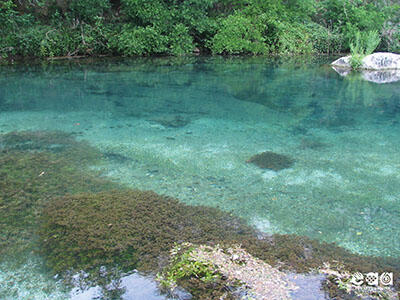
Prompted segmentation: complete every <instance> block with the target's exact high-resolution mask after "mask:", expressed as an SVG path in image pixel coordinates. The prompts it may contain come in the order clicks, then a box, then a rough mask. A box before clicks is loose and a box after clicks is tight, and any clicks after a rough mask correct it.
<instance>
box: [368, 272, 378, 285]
mask: <svg viewBox="0 0 400 300" xmlns="http://www.w3.org/2000/svg"><path fill="white" fill-rule="evenodd" d="M378 279H379V275H378V273H377V272H369V273H367V274H365V282H366V283H367V284H368V285H371V286H378V284H379V282H378Z"/></svg>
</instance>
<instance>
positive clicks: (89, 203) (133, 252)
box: [40, 190, 251, 272]
mask: <svg viewBox="0 0 400 300" xmlns="http://www.w3.org/2000/svg"><path fill="white" fill-rule="evenodd" d="M239 232H240V233H242V234H244V233H248V234H251V229H250V227H246V226H245V224H244V222H242V221H239V220H238V219H237V218H235V217H233V216H231V215H229V214H226V213H223V212H220V211H218V210H217V209H213V208H206V207H199V206H197V207H190V206H187V205H184V204H182V203H179V202H178V201H177V200H176V199H172V198H169V197H165V196H160V195H158V194H156V193H154V192H151V191H139V190H124V191H118V190H114V191H111V192H101V193H81V194H75V195H66V196H63V197H59V198H57V199H54V200H53V201H51V202H49V203H48V204H47V205H46V207H45V208H44V211H43V218H42V227H41V230H40V235H41V240H42V245H43V250H44V253H45V254H46V255H47V257H48V261H49V265H50V266H51V267H52V268H53V269H54V271H55V272H63V271H66V270H68V269H75V270H81V269H84V270H90V269H92V268H94V267H96V266H100V265H114V264H119V265H121V266H123V267H124V268H126V269H132V268H139V269H141V270H152V269H155V268H157V265H158V262H159V257H160V255H162V254H166V253H167V252H168V251H169V249H170V248H171V247H172V245H173V244H174V242H183V241H196V242H207V241H213V240H224V237H225V236H227V237H228V238H234V237H236V238H237V237H239Z"/></svg>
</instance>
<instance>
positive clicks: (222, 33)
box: [210, 14, 268, 54]
mask: <svg viewBox="0 0 400 300" xmlns="http://www.w3.org/2000/svg"><path fill="white" fill-rule="evenodd" d="M265 28H266V26H265V25H263V23H262V22H260V20H259V19H258V18H257V17H254V18H252V19H250V18H248V17H245V16H243V15H240V14H235V15H231V16H229V17H228V18H226V19H224V20H223V21H222V22H221V26H220V29H219V31H218V32H217V34H216V35H215V36H214V38H213V39H212V40H211V43H210V48H211V50H212V52H213V53H217V54H222V53H225V54H241V53H252V54H265V53H267V52H268V47H267V45H266V43H265V42H266V40H265V38H264V37H263V31H264V30H265Z"/></svg>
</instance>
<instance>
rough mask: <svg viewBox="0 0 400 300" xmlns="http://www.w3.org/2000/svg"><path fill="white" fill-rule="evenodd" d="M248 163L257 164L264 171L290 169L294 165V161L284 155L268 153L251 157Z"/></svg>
mask: <svg viewBox="0 0 400 300" xmlns="http://www.w3.org/2000/svg"><path fill="white" fill-rule="evenodd" d="M247 162H248V163H252V164H255V165H256V166H258V167H260V168H262V169H271V170H274V171H279V170H282V169H286V168H290V167H291V166H292V165H293V163H294V160H293V159H291V158H290V157H289V156H286V155H283V154H278V153H274V152H271V151H266V152H263V153H260V154H256V155H254V156H252V157H250V158H249V159H248V160H247Z"/></svg>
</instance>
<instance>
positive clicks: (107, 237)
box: [0, 132, 400, 298]
mask: <svg viewBox="0 0 400 300" xmlns="http://www.w3.org/2000/svg"><path fill="white" fill-rule="evenodd" d="M0 141H1V145H0V254H1V255H0V258H1V259H3V258H4V257H6V258H7V257H9V256H10V255H16V256H18V255H19V256H21V251H25V250H32V249H33V248H40V250H41V253H42V254H44V256H45V258H46V260H47V264H48V266H49V267H51V268H52V270H53V271H54V272H55V273H59V274H64V275H68V274H73V273H70V272H68V271H71V270H72V271H80V270H85V271H88V272H90V271H95V272H94V275H93V276H92V278H94V281H96V280H97V281H98V282H103V283H104V282H107V283H109V282H110V281H109V280H106V279H105V278H104V276H103V275H101V272H99V270H100V267H101V266H110V268H108V270H111V273H112V269H113V268H115V269H116V273H118V270H126V269H133V268H138V269H140V270H144V271H150V272H157V271H159V270H161V269H162V268H163V267H164V266H165V265H166V264H167V260H168V256H169V250H170V249H171V248H172V247H173V246H174V243H183V242H192V243H194V244H210V243H211V244H220V245H223V246H224V247H225V245H226V246H227V247H229V246H230V245H236V244H241V245H242V247H243V249H245V250H246V251H247V252H248V253H250V254H251V255H253V256H254V257H257V258H259V259H261V260H263V261H264V262H266V263H268V264H270V265H272V266H280V268H286V269H290V270H295V271H299V272H307V271H309V270H310V269H312V268H314V269H315V268H318V267H320V266H321V265H323V263H324V262H331V261H340V262H342V264H343V265H345V266H346V268H347V270H350V271H359V272H364V271H365V272H369V271H370V270H374V271H377V272H380V271H385V272H395V276H397V277H396V278H398V274H399V270H400V266H399V261H398V260H397V261H396V260H395V259H393V260H384V259H376V258H369V257H362V256H359V255H355V254H351V253H350V252H348V251H346V250H344V249H342V248H339V247H337V246H335V245H327V244H323V243H319V242H317V241H312V240H310V239H308V238H305V237H298V236H294V235H273V236H263V235H260V233H259V232H257V231H255V230H254V229H253V228H251V227H249V226H247V225H246V223H245V222H244V221H243V220H242V219H239V218H237V217H234V216H232V215H231V214H230V213H227V212H223V211H220V210H218V209H215V208H207V207H201V206H195V207H193V206H188V205H184V204H182V203H180V202H179V201H178V200H176V199H173V198H169V197H165V196H161V195H158V194H156V193H154V192H151V191H138V190H128V189H124V188H122V187H120V186H118V185H117V184H115V183H112V182H110V181H107V180H105V179H104V178H102V177H100V176H99V174H98V173H96V172H94V171H89V170H87V169H88V168H87V167H88V166H90V165H91V164H93V163H96V162H97V161H98V159H99V157H100V158H101V154H100V153H99V152H98V151H97V150H96V149H94V148H92V147H90V146H89V145H88V144H87V143H85V142H78V141H76V140H75V139H73V138H72V137H71V136H69V135H64V134H57V133H54V132H31V133H29V132H23V133H21V132H15V133H11V134H8V135H0ZM52 145H62V146H60V147H54V146H52ZM55 149H57V150H55ZM111 190H112V191H111ZM39 221H40V222H39ZM38 227H39V229H38ZM36 233H39V237H40V238H39V243H37V242H36ZM197 267H199V268H197ZM197 267H196V268H194V269H193V270H200V271H202V270H203V267H204V266H197ZM96 270H97V272H96ZM396 272H397V273H396ZM99 274H100V275H99ZM196 274H197V273H196ZM199 274H200V273H199ZM96 277H97V278H96ZM203 277H204V276H203ZM184 278H185V277H182V278H181V279H182V281H180V280H178V281H179V284H182V285H185V284H186V285H187V286H189V283H188V282H186V283H185V280H186V279H184ZM206 278H208V277H207V276H206ZM190 280H193V276H192V279H190ZM221 280H223V279H221ZM396 284H397V285H398V283H396ZM196 286H197V290H196V291H194V292H193V295H199V297H200V298H201V297H202V296H201V295H208V294H207V293H209V290H210V289H211V290H213V289H214V290H217V291H218V289H219V288H220V287H223V285H219V283H218V282H217V283H216V282H214V281H212V280H211V281H208V280H206V281H201V280H200V279H198V282H197V285H196ZM397 288H398V286H397ZM219 291H220V292H221V293H223V292H224V291H225V290H223V289H222V290H221V289H220V290H219ZM203 298H204V297H203ZM211 298H212V297H211Z"/></svg>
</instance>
